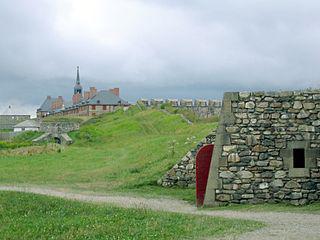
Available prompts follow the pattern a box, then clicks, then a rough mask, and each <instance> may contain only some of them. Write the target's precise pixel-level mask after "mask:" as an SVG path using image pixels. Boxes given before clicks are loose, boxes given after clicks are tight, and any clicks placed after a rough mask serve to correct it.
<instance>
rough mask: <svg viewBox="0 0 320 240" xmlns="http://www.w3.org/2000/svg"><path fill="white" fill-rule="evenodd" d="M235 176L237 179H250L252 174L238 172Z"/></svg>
mask: <svg viewBox="0 0 320 240" xmlns="http://www.w3.org/2000/svg"><path fill="white" fill-rule="evenodd" d="M237 176H238V177H239V178H252V177H253V174H252V172H249V171H239V172H238V174H237Z"/></svg>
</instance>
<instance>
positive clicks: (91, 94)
mask: <svg viewBox="0 0 320 240" xmlns="http://www.w3.org/2000/svg"><path fill="white" fill-rule="evenodd" d="M96 94H97V89H96V88H95V87H90V98H92V97H93V96H94V95H96Z"/></svg>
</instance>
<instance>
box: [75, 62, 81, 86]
mask: <svg viewBox="0 0 320 240" xmlns="http://www.w3.org/2000/svg"><path fill="white" fill-rule="evenodd" d="M76 83H77V84H79V85H80V74H79V66H77V82H76Z"/></svg>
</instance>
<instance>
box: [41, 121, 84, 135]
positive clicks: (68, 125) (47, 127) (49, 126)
mask: <svg viewBox="0 0 320 240" xmlns="http://www.w3.org/2000/svg"><path fill="white" fill-rule="evenodd" d="M79 128H80V124H79V123H75V122H41V124H40V131H41V132H46V133H68V132H71V131H76V130H79Z"/></svg>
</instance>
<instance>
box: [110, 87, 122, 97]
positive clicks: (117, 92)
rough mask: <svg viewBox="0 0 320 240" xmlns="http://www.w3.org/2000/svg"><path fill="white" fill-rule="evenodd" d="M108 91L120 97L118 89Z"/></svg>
mask: <svg viewBox="0 0 320 240" xmlns="http://www.w3.org/2000/svg"><path fill="white" fill-rule="evenodd" d="M109 91H111V92H112V93H113V94H114V95H116V96H118V97H119V96H120V89H119V88H112V89H110V90H109Z"/></svg>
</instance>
